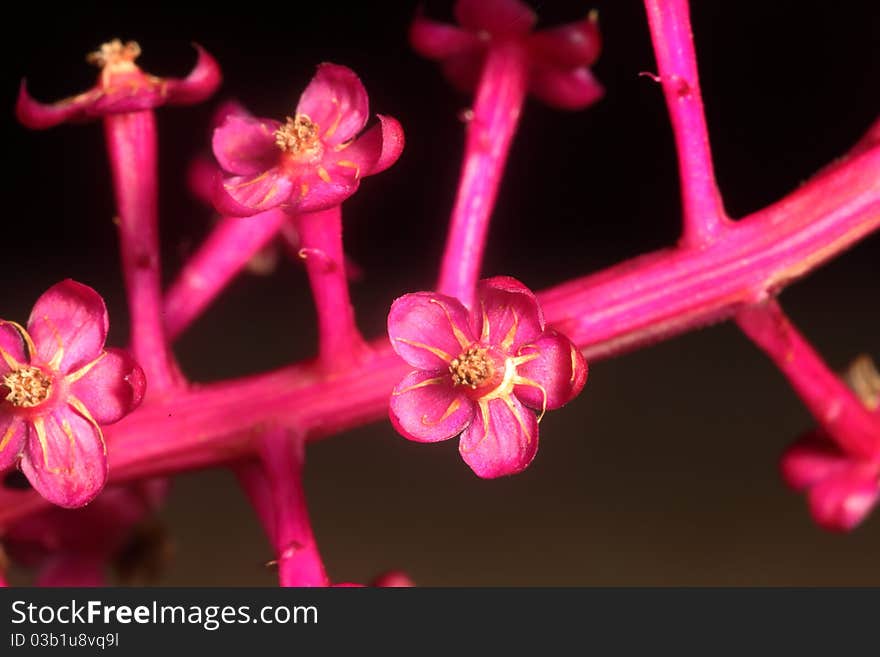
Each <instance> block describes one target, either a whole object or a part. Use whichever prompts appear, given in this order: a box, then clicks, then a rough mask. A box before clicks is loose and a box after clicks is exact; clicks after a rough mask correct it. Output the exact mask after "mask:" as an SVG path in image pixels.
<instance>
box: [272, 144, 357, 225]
mask: <svg viewBox="0 0 880 657" xmlns="http://www.w3.org/2000/svg"><path fill="white" fill-rule="evenodd" d="M325 157H326V156H325ZM343 161H344V158H343ZM322 166H324V165H323V164H322ZM325 178H326V179H325ZM297 183H298V185H299V194H298V195H297V194H292V195H291V199H290V202H289V211H290V212H294V213H299V212H317V211H318V210H326V209H327V208H332V207H334V206H337V205H339V204H340V203H342V202H343V201H344V200H345V199H347V198H348V197H349V196H351V195H352V194H354V193H355V192H356V191H357V188H358V187H359V186H360V184H361V179H360V172H359V171H358V168H357V166H342V165H339V164H336V159H335V158H330V159H329V160H328V161H327V163H326V166H324V171H323V173H322V174H321V175H319V174H318V172H317V170H316V169H313V168H312V167H307V168H304V169H303V174H302V175H301V176H300V177H298V178H297Z"/></svg>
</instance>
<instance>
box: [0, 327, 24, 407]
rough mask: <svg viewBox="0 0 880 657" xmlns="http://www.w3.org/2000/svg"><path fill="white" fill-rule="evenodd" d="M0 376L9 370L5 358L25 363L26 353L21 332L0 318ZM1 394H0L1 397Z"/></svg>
mask: <svg viewBox="0 0 880 657" xmlns="http://www.w3.org/2000/svg"><path fill="white" fill-rule="evenodd" d="M0 349H2V350H3V351H2V352H0V376H3V375H4V374H6V373H7V372H9V371H10V367H9V363H7V362H6V358H11V359H12V360H13V361H15V362H16V363H22V364H24V363H27V362H28V354H27V353H26V352H25V344H24V338H22V336H21V333H19V332H18V329H17V328H15V326H13V325H12V324H10V323H9V322H4V321H3V320H0ZM4 352H5V355H4ZM2 396H3V395H0V397H2Z"/></svg>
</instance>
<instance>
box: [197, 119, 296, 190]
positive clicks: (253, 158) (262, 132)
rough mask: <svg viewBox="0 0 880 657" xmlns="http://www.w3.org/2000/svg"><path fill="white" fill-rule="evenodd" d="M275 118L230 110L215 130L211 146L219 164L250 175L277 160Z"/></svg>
mask: <svg viewBox="0 0 880 657" xmlns="http://www.w3.org/2000/svg"><path fill="white" fill-rule="evenodd" d="M280 126H281V124H280V123H278V121H272V120H271V119H258V118H256V117H253V116H242V115H241V114H230V115H228V116H227V117H226V120H225V121H223V123H222V124H221V125H220V127H219V128H217V129H216V130H215V131H214V136H213V137H212V139H211V146H212V148H213V149H214V157H216V158H217V162H218V163H219V164H220V166H221V167H222V168H223V169H224V170H226V171H228V172H229V173H234V174H236V175H239V176H253V175H256V174H259V173H262V172H263V171H266V170H267V169H271V168H272V167H273V166H275V165H276V164H277V163H278V160H279V159H280V156H281V151H280V150H279V149H278V147H277V146H276V145H275V131H276V130H277V129H278V128H279V127H280Z"/></svg>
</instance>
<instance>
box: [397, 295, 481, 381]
mask: <svg viewBox="0 0 880 657" xmlns="http://www.w3.org/2000/svg"><path fill="white" fill-rule="evenodd" d="M388 337H389V338H390V339H391V346H392V347H393V348H394V351H396V352H397V354H398V355H399V356H400V357H401V358H403V360H405V361H406V362H407V363H409V364H410V365H412V366H413V367H417V368H418V369H420V370H445V369H446V368H447V367H448V366H449V362H450V361H451V360H452V359H453V358H455V357H456V356H458V355H459V354H460V353H461V352H462V351H464V350H465V349H467V348H468V346H470V345H471V344H472V343H473V342H475V340H474V339H473V334H472V333H471V331H470V328H469V326H468V314H467V310H465V307H464V306H463V305H462V304H461V302H460V301H459V300H458V299H453V298H452V297H448V296H446V295H444V294H435V293H433V292H415V293H413V294H405V295H403V296H402V297H400V298H399V299H396V300H395V301H394V303H393V304H391V311H390V312H389V313H388Z"/></svg>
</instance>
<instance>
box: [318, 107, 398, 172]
mask: <svg viewBox="0 0 880 657" xmlns="http://www.w3.org/2000/svg"><path fill="white" fill-rule="evenodd" d="M376 116H377V117H378V119H379V124H378V125H374V126H373V127H372V128H370V129H369V130H367V131H366V132H365V133H364V134H362V135H361V136H360V137H358V138H357V139H356V140H355V141H354V142H353V143H352V144H351V145H350V146H348V147H346V148H344V149H342V150H340V151H338V152H336V153H333V157H331V158H328V157H327V155H325V157H324V159H325V160H328V161H331V162H334V163H335V164H336V165H337V166H344V167H349V168H352V167H354V168H355V170H356V171H357V175H358V177H360V176H371V175H373V174H374V173H379V172H380V171H384V170H385V169H387V168H388V167H390V166H391V165H392V164H394V163H395V162H396V161H397V158H399V157H400V154H401V153H402V152H403V144H404V137H403V128H402V127H401V126H400V123H398V122H397V119H394V118H392V117H390V116H383V115H382V114H377V115H376Z"/></svg>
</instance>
